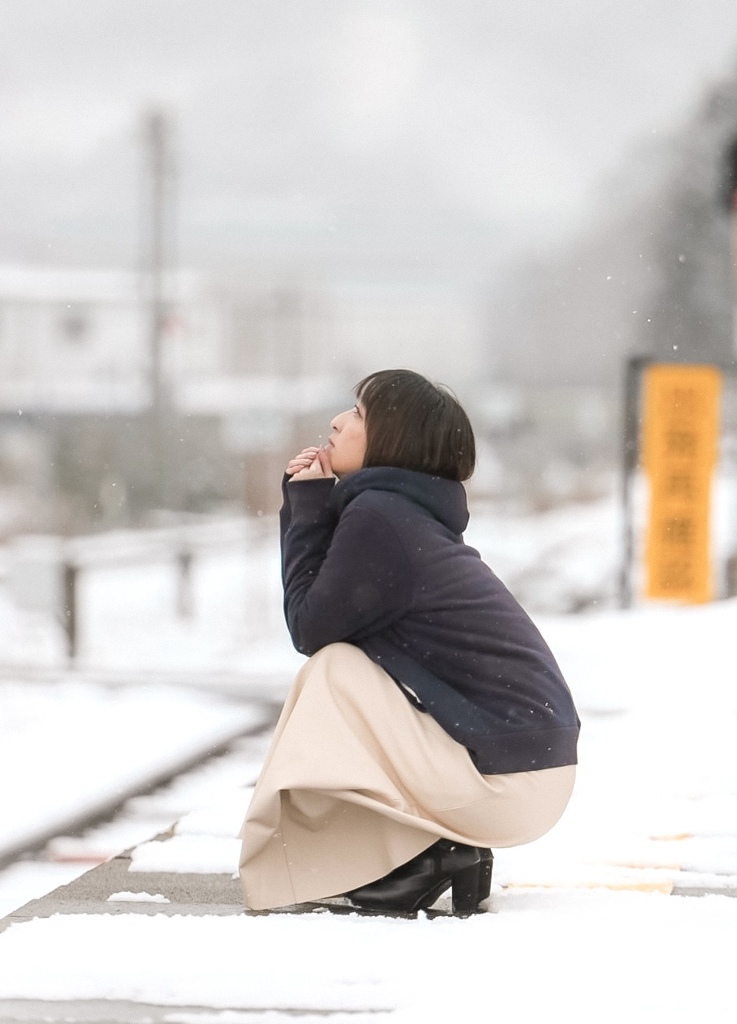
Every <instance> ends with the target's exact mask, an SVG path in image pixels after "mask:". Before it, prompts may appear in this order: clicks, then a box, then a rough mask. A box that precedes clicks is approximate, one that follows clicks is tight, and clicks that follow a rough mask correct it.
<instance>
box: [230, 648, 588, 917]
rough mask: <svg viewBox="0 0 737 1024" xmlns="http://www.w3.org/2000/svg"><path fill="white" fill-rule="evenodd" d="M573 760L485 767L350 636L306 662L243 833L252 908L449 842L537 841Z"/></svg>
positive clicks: (310, 896)
mask: <svg viewBox="0 0 737 1024" xmlns="http://www.w3.org/2000/svg"><path fill="white" fill-rule="evenodd" d="M574 777H575V767H574V766H573V765H567V766H565V767H562V768H547V769H543V770H540V771H534V772H517V773H514V774H509V775H481V774H480V773H479V772H478V770H477V769H476V768H475V766H474V764H473V762H472V761H471V758H470V757H469V755H468V752H467V750H466V748H465V747H463V746H461V745H460V744H459V743H457V742H456V741H455V740H453V739H451V737H450V736H449V735H448V734H447V733H446V732H445V731H444V730H443V729H442V728H441V727H440V726H439V725H438V724H437V722H436V721H435V720H434V719H433V718H432V717H431V716H430V715H428V714H425V713H423V712H421V711H418V710H417V709H416V708H414V707H413V706H412V704H410V702H409V701H408V700H407V698H406V697H405V696H404V694H403V693H402V692H401V691H400V689H399V687H398V686H397V685H396V683H395V682H394V681H393V680H392V679H391V677H390V676H389V675H387V673H386V672H385V671H384V670H383V669H382V668H380V667H379V666H378V665H376V664H375V663H374V662H372V661H371V660H370V659H369V658H368V657H367V656H366V655H365V654H364V653H363V652H362V651H360V650H359V649H358V648H357V647H353V646H352V645H350V644H342V643H341V644H331V645H330V646H329V647H325V648H323V649H322V650H321V651H319V652H318V653H317V654H315V655H314V657H312V658H310V660H309V661H308V662H307V663H306V664H305V665H304V666H303V667H302V669H301V670H300V672H299V674H298V675H297V678H296V680H295V683H294V686H293V688H292V690H291V692H290V694H289V696H288V698H287V701H286V703H285V705H284V709H283V711H282V714H281V717H280V719H279V722H278V723H277V727H276V731H275V733H274V738H273V741H272V745H271V748H270V750H269V754H268V756H267V758H266V761H265V763H264V767H263V770H262V772H261V775H260V777H259V780H258V783H257V785H256V789H255V792H254V795H253V799H252V801H251V805H250V808H249V810H248V814H247V816H246V820H245V822H244V824H243V828H242V830H241V838H242V840H243V843H242V852H241V861H240V875H241V880H242V883H243V892H244V898H245V902H246V906H248V907H250V908H252V909H253V910H266V909H269V908H272V907H281V906H286V905H289V904H295V903H304V902H307V901H309V900H315V899H321V898H324V897H327V896H335V895H338V894H340V893H344V892H347V891H348V890H350V889H355V888H357V887H358V886H360V885H364V884H366V883H368V882H372V881H374V880H375V879H377V878H381V877H383V876H384V875H386V874H388V872H390V871H392V870H393V869H394V868H396V867H398V866H399V865H400V864H404V863H405V862H406V861H408V860H410V859H411V858H412V857H414V856H415V855H416V854H418V853H421V852H422V850H424V849H426V848H427V847H428V846H431V845H432V844H433V843H434V842H436V840H437V839H438V838H439V837H441V836H444V837H446V838H448V839H455V840H456V841H458V842H461V843H468V844H469V845H471V846H484V847H491V848H492V849H493V848H494V847H506V846H518V845H521V844H523V843H529V842H531V841H532V840H533V839H537V838H539V837H540V836H541V835H543V834H544V833H545V832H547V831H548V829H550V828H551V827H552V826H553V825H554V824H555V823H556V821H558V819H559V818H560V816H561V814H562V813H563V811H564V809H565V807H566V804H567V803H568V800H569V798H570V795H571V791H572V789H573V782H574Z"/></svg>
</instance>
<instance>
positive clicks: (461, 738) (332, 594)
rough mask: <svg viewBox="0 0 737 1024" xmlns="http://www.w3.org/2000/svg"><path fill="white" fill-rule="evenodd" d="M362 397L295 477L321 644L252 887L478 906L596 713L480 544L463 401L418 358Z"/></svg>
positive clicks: (300, 599)
mask: <svg viewBox="0 0 737 1024" xmlns="http://www.w3.org/2000/svg"><path fill="white" fill-rule="evenodd" d="M356 398H357V404H356V405H355V406H354V408H353V409H350V410H348V411H346V412H344V413H341V414H340V415H339V416H336V418H335V419H334V420H333V421H332V423H331V434H330V438H329V440H328V443H327V445H326V446H325V447H324V448H316V447H312V448H306V449H304V451H302V452H301V453H300V454H299V455H298V456H297V457H296V458H294V459H292V460H291V462H290V463H289V465H288V466H287V470H286V475H285V478H284V482H283V495H284V504H283V507H282V511H281V544H282V569H283V582H284V608H285V614H286V619H287V625H288V627H289V631H290V633H291V636H292V639H293V641H294V645H295V647H296V648H297V650H299V651H300V652H301V653H303V654H306V655H309V656H310V658H309V661H307V663H306V664H305V665H304V666H303V668H302V669H301V671H300V672H299V674H298V676H297V679H296V682H295V685H294V687H293V689H292V691H291V693H290V695H289V697H288V698H287V701H286V704H285V706H284V709H283V711H282V715H281V717H280V719H279V722H278V724H277V727H276V732H275V735H274V739H273V742H272V746H271V750H270V752H269V754H268V757H267V759H266V762H265V764H264V768H263V771H262V773H261V776H260V778H259V781H258V784H257V786H256V790H255V793H254V796H253V800H252V803H251V806H250V808H249V811H248V814H247V817H246V821H245V823H244V826H243V829H242V833H241V836H242V840H243V846H242V856H241V879H242V882H243V889H244V895H245V901H246V905H247V906H248V907H250V908H252V909H258V910H263V909H270V908H274V907H280V906H285V905H290V904H298V903H304V902H310V901H314V900H319V899H322V898H326V897H330V896H335V895H340V894H342V895H346V896H348V898H349V899H350V900H351V902H352V903H353V904H354V905H355V906H356V907H358V908H361V909H363V910H368V911H373V912H385V913H392V912H408V911H416V910H418V909H422V908H427V907H429V906H431V905H432V903H433V902H434V901H435V900H436V899H437V897H438V896H439V895H440V894H441V893H442V892H443V891H444V890H445V889H447V888H449V887H452V901H453V910H454V913H457V914H466V913H472V912H474V911H476V910H477V909H478V906H479V904H480V902H481V901H482V900H483V899H485V898H486V897H487V896H488V895H489V887H490V880H491V864H492V854H491V850H490V848H491V847H494V846H496V847H507V846H516V845H519V844H522V843H528V842H531V841H532V840H533V839H537V838H538V837H539V836H541V835H543V834H544V833H545V832H547V831H548V829H550V828H551V827H552V826H553V825H554V824H555V822H556V821H557V820H558V819H559V818H560V816H561V814H562V813H563V811H564V809H565V807H566V804H567V802H568V800H569V797H570V794H571V791H572V788H573V782H574V775H575V764H576V742H577V738H578V730H579V721H578V717H577V715H576V711H575V708H574V706H573V701H572V699H571V695H570V692H569V690H568V688H567V686H566V684H565V682H564V680H563V677H562V675H561V673H560V670H559V668H558V666H557V664H556V662H555V659H554V658H553V655H552V654H551V652H550V650H549V649H548V647H547V645H546V643H545V641H544V640H543V638H542V637H541V635H540V633H539V632H538V630H537V629H536V627H535V626H534V625H533V623H532V622H531V621H530V619H529V618H528V616H527V615H526V613H525V612H524V611H523V610H522V608H521V607H520V605H519V604H518V603H517V601H516V600H515V599H514V598H513V597H512V595H511V594H510V593H509V591H508V590H506V588H505V587H504V586H503V584H502V583H501V582H500V581H499V580H498V579H497V578H496V576H494V574H493V573H492V572H491V570H490V569H489V568H488V567H487V566H486V565H485V564H484V563H483V562H482V561H481V559H480V557H479V555H478V552H476V551H475V550H474V549H473V548H470V547H468V546H467V545H466V544H464V542H463V536H462V534H463V531H464V529H465V527H466V524H467V522H468V511H467V506H466V494H465V489H464V487H463V483H462V481H464V480H467V479H468V478H469V477H470V476H471V474H472V472H473V469H474V463H475V443H474V436H473V431H472V429H471V425H470V423H469V421H468V417H467V416H466V414H465V412H464V411H463V409H462V408H461V406H460V405H459V403H458V402H457V400H456V399H455V398H454V397H453V396H452V395H451V394H450V393H449V392H448V391H446V390H445V389H444V388H442V387H438V386H436V385H434V384H431V383H430V382H429V381H428V380H426V379H425V378H424V377H421V376H420V375H419V374H416V373H413V372H411V371H409V370H384V371H381V372H379V373H374V374H371V375H370V376H368V377H366V378H365V379H364V380H362V381H361V382H360V384H358V385H357V387H356Z"/></svg>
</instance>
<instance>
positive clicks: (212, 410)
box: [0, 266, 483, 529]
mask: <svg viewBox="0 0 737 1024" xmlns="http://www.w3.org/2000/svg"><path fill="white" fill-rule="evenodd" d="M163 287H164V292H165V302H164V308H165V311H166V312H165V315H164V318H163V322H162V325H161V334H160V346H157V348H159V347H160V360H161V364H160V368H159V372H158V373H154V372H153V367H152V359H153V352H154V351H155V348H154V346H153V345H152V340H151V335H152V314H151V307H150V304H149V302H148V299H147V296H146V292H145V288H146V281H145V280H144V279H143V278H142V277H141V275H138V274H136V273H133V272H126V271H114V270H99V269H84V270H81V269H58V268H51V267H37V266H23V267H12V266H10V267H9V266H5V267H1V266H0V487H2V485H3V483H6V484H8V483H12V484H14V485H16V484H19V483H23V482H24V483H25V485H26V486H27V488H28V490H29V492H32V493H35V494H36V495H43V496H44V497H43V499H42V501H41V505H42V506H43V507H46V508H47V509H48V508H51V507H53V506H54V505H55V503H56V502H57V501H58V500H59V499H60V498H61V499H63V501H64V502H65V508H66V512H65V514H64V516H63V517H62V519H65V521H66V520H68V521H69V524H70V527H69V528H72V527H73V526H74V524H75V523H76V524H77V528H78V526H79V524H80V523H81V522H82V521H85V522H89V523H95V522H99V523H101V524H105V525H115V524H119V523H120V524H122V523H128V522H136V521H139V520H140V518H141V516H144V515H146V514H148V513H149V512H150V510H151V509H154V508H174V509H190V510H202V509H205V508H213V507H217V506H218V505H222V504H223V503H228V502H229V503H231V504H233V503H235V504H238V505H240V507H243V506H245V507H246V508H247V509H248V510H250V511H253V512H257V511H264V510H265V511H272V510H273V509H274V507H275V504H276V503H278V500H279V498H278V488H276V487H275V486H274V481H275V480H278V478H279V476H280V474H281V466H283V464H284V462H285V461H286V459H287V458H288V457H289V455H290V454H291V453H292V451H293V450H294V449H299V448H301V447H303V446H304V444H307V443H310V442H311V441H314V442H319V440H320V439H321V438H322V437H324V436H325V434H326V432H327V429H328V426H329V421H330V419H331V418H332V416H333V415H334V414H335V413H336V412H338V411H340V410H341V409H343V408H345V407H346V405H348V404H350V402H351V400H352V398H351V389H352V387H353V385H354V384H355V383H356V381H357V380H359V379H360V377H362V376H364V375H365V374H366V373H369V372H371V371H372V370H375V369H378V368H382V367H386V366H397V365H407V366H411V367H413V368H415V369H418V370H420V371H421V372H425V373H428V374H429V375H430V376H435V377H437V378H440V379H444V380H446V381H448V382H449V383H451V384H452V385H456V386H457V385H458V383H459V381H460V382H463V381H464V380H465V379H468V378H472V377H473V376H474V375H475V374H477V373H478V371H479V369H480V367H481V365H483V353H482V349H481V344H480V339H481V322H480V319H479V316H478V310H477V308H476V305H475V303H474V300H473V295H472V293H470V292H469V291H468V290H466V289H463V288H461V287H453V286H450V285H448V284H446V285H444V286H443V285H439V284H438V282H435V281H424V280H412V281H396V280H395V281H392V282H381V281H371V282H368V281H353V280H335V279H333V280H330V281H328V282H323V283H316V282H315V281H301V282H293V281H285V280H283V279H281V280H269V279H267V278H264V277H263V276H262V277H261V279H259V280H250V281H246V280H245V277H243V278H230V279H227V278H225V277H223V276H221V277H214V276H211V275H206V274H198V273H193V272H187V273H185V272H180V273H176V274H169V275H167V276H166V278H165V281H164V286H163ZM159 382H160V383H159ZM155 390H158V392H159V393H158V394H157V396H156V401H154V397H155V396H154V391H155ZM19 453H20V454H19ZM51 525H54V524H51ZM57 526H59V524H57ZM64 526H65V522H62V523H61V526H60V528H61V527H64ZM0 529H1V522H0Z"/></svg>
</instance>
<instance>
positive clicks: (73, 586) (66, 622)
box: [62, 562, 79, 662]
mask: <svg viewBox="0 0 737 1024" xmlns="http://www.w3.org/2000/svg"><path fill="white" fill-rule="evenodd" d="M78 572H79V568H78V566H76V565H75V564H74V563H73V562H65V563H64V571H63V584H62V595H63V597H62V600H63V604H62V618H63V626H64V633H65V634H66V638H67V656H68V658H69V660H70V661H71V662H73V661H74V660H75V658H76V657H77V640H78V637H77V625H78V623H77V575H78Z"/></svg>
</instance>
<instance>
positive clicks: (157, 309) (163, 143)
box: [143, 110, 176, 508]
mask: <svg viewBox="0 0 737 1024" xmlns="http://www.w3.org/2000/svg"><path fill="white" fill-rule="evenodd" d="M171 136H172V130H171V124H170V121H169V119H168V118H167V116H166V115H165V114H164V113H163V112H162V111H161V110H151V111H150V112H149V113H148V114H147V115H146V117H145V121H144V149H145V179H144V192H145V209H146V218H145V227H144V234H145V241H144V246H143V284H144V289H143V294H144V296H145V301H146V312H147V318H146V322H147V335H148V336H147V350H148V377H147V381H148V392H149V419H150V430H151V437H150V442H151V448H152V452H153V455H154V474H155V481H156V484H155V486H156V489H157V501H158V503H159V506H160V507H162V508H163V507H166V506H167V505H171V503H172V497H173V495H172V485H173V476H172V474H173V473H174V472H175V469H176V467H175V466H173V465H172V463H171V460H170V459H169V458H168V457H167V456H168V448H169V445H168V443H167V442H168V434H169V432H170V428H171V426H172V424H171V422H170V420H171V414H172V407H171V396H170V395H169V391H168V388H167V383H166V381H165V378H164V371H163V354H164V353H163V340H164V330H165V326H166V315H167V306H168V301H167V298H168V297H167V295H166V272H167V270H169V271H171V266H170V261H171V250H172V239H171V226H172V222H173V217H172V210H171V207H172V192H173V160H172V146H171Z"/></svg>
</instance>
